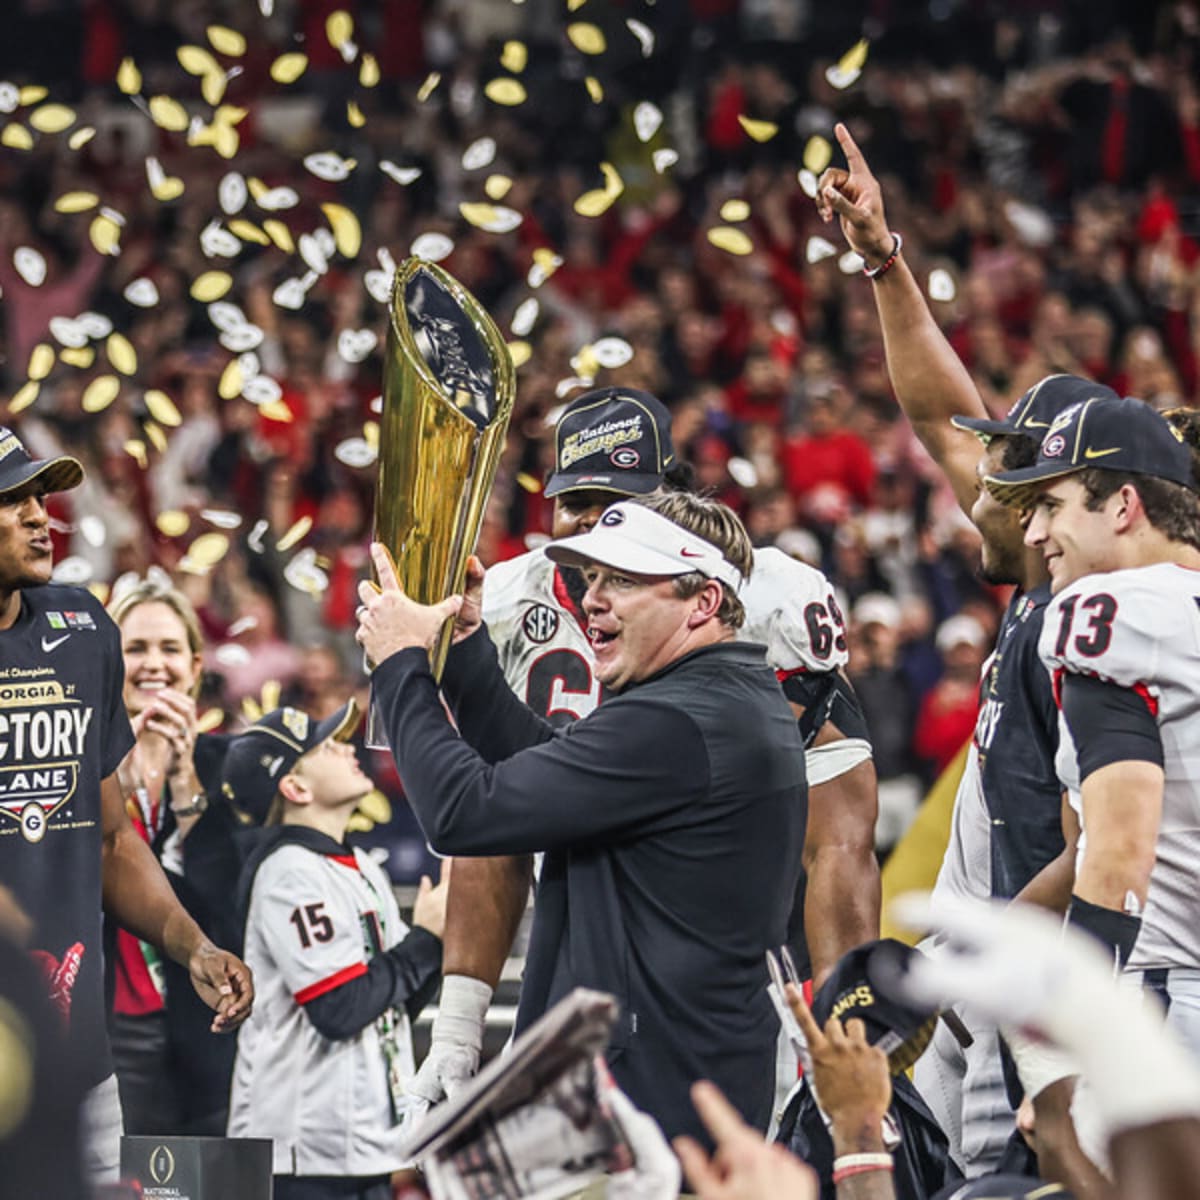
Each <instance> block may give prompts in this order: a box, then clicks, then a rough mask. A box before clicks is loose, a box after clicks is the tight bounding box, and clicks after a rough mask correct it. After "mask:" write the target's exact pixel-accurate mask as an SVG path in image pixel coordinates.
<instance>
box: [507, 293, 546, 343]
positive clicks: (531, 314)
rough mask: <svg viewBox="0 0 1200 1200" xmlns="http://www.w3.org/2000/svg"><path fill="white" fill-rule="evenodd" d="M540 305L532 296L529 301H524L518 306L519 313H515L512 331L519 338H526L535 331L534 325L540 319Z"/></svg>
mask: <svg viewBox="0 0 1200 1200" xmlns="http://www.w3.org/2000/svg"><path fill="white" fill-rule="evenodd" d="M540 307H541V306H540V305H539V304H538V302H537V300H535V299H534V297H532V296H530V297H529V299H528V300H522V301H521V303H520V304H518V305H517V311H516V312H514V313H513V319H512V331H513V333H515V334H516V335H517V337H522V338H523V337H526V336H527V335H528V334H529V333H530V331H531V330H532V329H533V326H534V323H535V322H536V321H537V318H538V311H539V309H540Z"/></svg>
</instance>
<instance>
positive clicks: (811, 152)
mask: <svg viewBox="0 0 1200 1200" xmlns="http://www.w3.org/2000/svg"><path fill="white" fill-rule="evenodd" d="M832 158H833V147H832V146H831V145H830V144H829V139H828V138H823V137H821V136H820V135H819V134H818V135H814V136H813V137H810V138H809V139H808V142H807V144H806V145H805V147H804V169H805V170H806V171H811V172H812V173H813V174H814V175H818V176H819V175H820V174H821V172H822V171H823V170H825V168H826V167H827V166H829V163H830V160H831V159H832Z"/></svg>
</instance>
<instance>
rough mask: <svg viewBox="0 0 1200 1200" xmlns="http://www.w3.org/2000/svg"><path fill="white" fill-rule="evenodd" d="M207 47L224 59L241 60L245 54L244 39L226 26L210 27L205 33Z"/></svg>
mask: <svg viewBox="0 0 1200 1200" xmlns="http://www.w3.org/2000/svg"><path fill="white" fill-rule="evenodd" d="M204 32H205V33H206V34H207V35H208V42H209V45H210V46H212V48H213V49H214V50H215V51H216V52H217V53H218V54H224V55H225V56H226V58H241V57H242V55H243V54H245V53H246V39H245V37H243V36H242V34H240V33H238V31H237V30H236V29H230V28H229V27H228V26H226V25H210V26H209V27H208V28H207V29H206V30H205V31H204Z"/></svg>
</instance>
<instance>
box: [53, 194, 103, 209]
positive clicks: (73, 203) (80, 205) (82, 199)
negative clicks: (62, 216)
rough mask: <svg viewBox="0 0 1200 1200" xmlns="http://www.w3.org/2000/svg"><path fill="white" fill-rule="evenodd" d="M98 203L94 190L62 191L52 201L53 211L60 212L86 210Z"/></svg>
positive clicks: (98, 199) (98, 198)
mask: <svg viewBox="0 0 1200 1200" xmlns="http://www.w3.org/2000/svg"><path fill="white" fill-rule="evenodd" d="M99 203H100V197H99V196H97V195H96V193H95V192H64V193H63V194H62V195H61V196H59V198H58V199H57V200H55V202H54V211H55V212H60V213H81V212H88V211H89V210H90V209H93V208H95V207H96V205H97V204H99Z"/></svg>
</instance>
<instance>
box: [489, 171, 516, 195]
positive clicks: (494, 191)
mask: <svg viewBox="0 0 1200 1200" xmlns="http://www.w3.org/2000/svg"><path fill="white" fill-rule="evenodd" d="M512 185H513V181H512V180H511V179H509V177H508V176H507V175H489V176H488V177H487V179H486V180H484V184H483V190H484V191H485V192H486V193H487V197H488V199H489V200H503V199H504V197H505V196H507V195H508V193H509V192H510V191H511V190H512Z"/></svg>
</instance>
